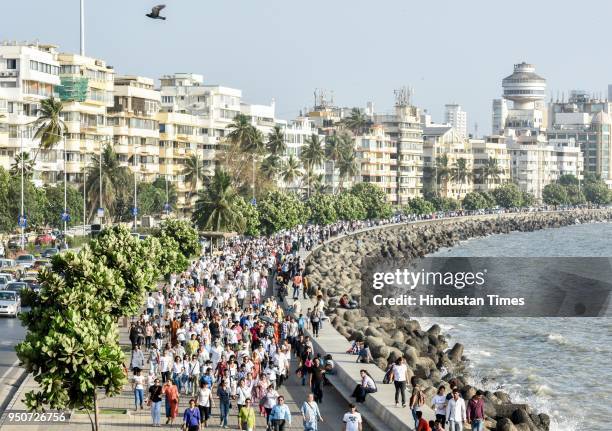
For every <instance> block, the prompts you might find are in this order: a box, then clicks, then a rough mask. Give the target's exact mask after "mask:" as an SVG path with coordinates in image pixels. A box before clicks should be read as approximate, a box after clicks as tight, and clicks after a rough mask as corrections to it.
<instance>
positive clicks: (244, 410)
mask: <svg viewBox="0 0 612 431" xmlns="http://www.w3.org/2000/svg"><path fill="white" fill-rule="evenodd" d="M238 427H239V428H240V429H241V430H243V431H255V409H253V406H252V405H251V399H250V398H247V399H246V400H245V405H243V406H242V407H241V408H240V410H239V411H238Z"/></svg>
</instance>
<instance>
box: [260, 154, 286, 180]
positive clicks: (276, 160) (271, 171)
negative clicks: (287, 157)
mask: <svg viewBox="0 0 612 431" xmlns="http://www.w3.org/2000/svg"><path fill="white" fill-rule="evenodd" d="M282 165H283V163H282V160H281V158H280V156H277V155H276V154H268V156H267V157H266V158H265V159H263V162H262V163H261V168H260V169H261V173H262V174H264V175H265V176H267V177H268V178H270V179H272V180H275V179H276V177H277V176H278V174H279V173H282V172H281V171H282Z"/></svg>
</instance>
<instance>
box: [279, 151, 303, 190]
mask: <svg viewBox="0 0 612 431" xmlns="http://www.w3.org/2000/svg"><path fill="white" fill-rule="evenodd" d="M301 175H302V170H301V169H300V161H299V160H298V159H296V158H295V157H293V155H290V156H289V158H288V159H287V160H286V161H285V162H284V163H283V164H282V167H281V178H282V179H283V182H284V183H285V188H287V187H288V186H289V185H291V184H293V183H294V182H295V180H297V179H298V178H299V177H300V176H301Z"/></svg>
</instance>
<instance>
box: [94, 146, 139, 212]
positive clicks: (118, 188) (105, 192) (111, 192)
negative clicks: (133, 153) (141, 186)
mask: <svg viewBox="0 0 612 431" xmlns="http://www.w3.org/2000/svg"><path fill="white" fill-rule="evenodd" d="M101 156H102V175H101V178H102V197H103V202H102V206H103V207H104V208H107V211H108V216H109V218H111V219H115V220H116V219H117V218H119V217H121V215H122V209H121V208H122V206H125V205H126V204H127V202H128V200H129V196H130V193H131V187H129V184H130V179H131V178H132V175H131V174H130V173H129V170H128V168H127V167H125V166H121V165H120V163H119V158H118V157H117V154H116V153H115V151H114V150H113V148H112V147H111V146H110V145H108V144H107V145H106V146H105V147H104V149H103V151H102V155H101ZM132 186H133V183H132ZM85 193H86V195H87V200H88V201H89V203H88V206H89V208H90V213H89V219H92V218H93V215H94V212H95V210H96V209H97V208H98V205H99V201H100V155H99V154H95V155H94V156H93V158H92V163H91V165H90V167H89V172H88V173H87V183H86V185H85Z"/></svg>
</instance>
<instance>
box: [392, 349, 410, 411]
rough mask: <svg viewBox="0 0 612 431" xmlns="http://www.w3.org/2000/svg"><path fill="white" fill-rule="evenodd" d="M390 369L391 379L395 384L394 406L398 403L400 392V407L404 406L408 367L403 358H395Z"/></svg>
mask: <svg viewBox="0 0 612 431" xmlns="http://www.w3.org/2000/svg"><path fill="white" fill-rule="evenodd" d="M391 370H392V372H391V379H392V380H393V384H394V385H395V406H396V407H397V405H398V404H399V398H400V394H401V396H402V407H406V382H407V381H408V367H407V366H406V364H405V362H404V358H402V357H399V358H397V360H396V361H395V364H393V367H392V368H391ZM411 408H412V406H411Z"/></svg>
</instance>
